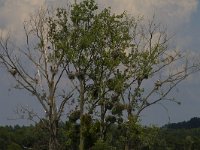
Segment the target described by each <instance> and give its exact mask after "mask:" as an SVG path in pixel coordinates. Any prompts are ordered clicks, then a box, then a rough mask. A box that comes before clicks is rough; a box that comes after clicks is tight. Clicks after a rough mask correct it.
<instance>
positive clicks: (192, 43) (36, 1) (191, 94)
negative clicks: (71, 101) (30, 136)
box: [0, 0, 200, 126]
mask: <svg viewBox="0 0 200 150" xmlns="http://www.w3.org/2000/svg"><path fill="white" fill-rule="evenodd" d="M97 2H98V4H99V6H100V7H101V8H103V7H109V6H111V8H112V11H113V12H114V13H121V12H123V11H125V10H126V11H127V12H128V13H129V14H132V15H134V16H138V15H139V16H144V18H145V19H150V18H152V16H153V15H154V14H155V16H156V19H157V20H159V22H161V23H162V24H163V25H166V26H167V29H168V33H169V34H173V35H175V36H174V38H173V41H171V42H172V44H173V45H174V46H175V47H176V48H179V49H184V50H185V51H188V52H189V53H192V54H195V55H198V53H199V52H200V30H199V27H200V17H199V16H200V1H198V0H176V1H175V0H97ZM47 4H48V5H53V6H54V7H57V6H63V4H66V0H0V33H1V34H3V35H4V34H5V33H6V32H10V33H11V35H12V36H13V38H14V39H15V40H16V41H17V42H23V38H22V37H23V32H22V30H23V28H22V23H23V21H24V20H26V19H28V18H29V16H30V14H31V13H33V12H34V11H35V10H37V9H38V8H40V6H42V5H47ZM0 76H1V77H0V125H13V124H29V123H30V122H29V121H27V120H22V119H19V117H18V115H17V114H16V109H17V108H18V107H20V106H21V105H28V106H30V107H32V108H33V109H34V111H37V112H40V111H41V109H40V108H41V107H40V106H39V105H38V103H37V102H36V100H35V99H34V98H33V97H32V96H31V95H29V94H27V93H26V92H24V91H16V90H14V89H13V88H12V87H14V85H15V84H14V81H13V80H12V78H11V77H9V76H8V75H7V74H6V73H5V70H3V69H2V68H0ZM172 95H174V96H175V97H176V99H177V100H179V101H181V105H177V104H175V103H169V102H164V103H163V104H164V106H165V108H163V107H162V106H161V105H155V106H152V107H150V108H148V109H147V110H145V111H144V112H143V113H142V115H141V122H142V123H143V124H147V125H149V124H155V125H158V126H161V125H164V124H166V123H168V122H179V121H184V120H189V119H190V118H192V117H200V73H197V74H195V75H193V76H191V77H189V78H188V79H187V80H186V81H184V82H183V83H181V84H180V85H179V86H178V87H177V88H176V89H175V91H174V92H173V94H172Z"/></svg>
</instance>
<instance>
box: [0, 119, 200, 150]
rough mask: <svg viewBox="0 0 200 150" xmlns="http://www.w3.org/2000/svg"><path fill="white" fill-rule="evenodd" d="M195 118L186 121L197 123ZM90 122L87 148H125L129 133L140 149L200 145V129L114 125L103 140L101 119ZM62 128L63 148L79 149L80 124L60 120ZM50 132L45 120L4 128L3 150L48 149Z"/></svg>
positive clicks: (0, 138)
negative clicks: (99, 135) (100, 136)
mask: <svg viewBox="0 0 200 150" xmlns="http://www.w3.org/2000/svg"><path fill="white" fill-rule="evenodd" d="M194 119H195V120H196V118H194ZM194 119H191V120H194ZM191 120H190V121H188V122H185V123H191V122H192V123H194V122H193V121H191ZM86 123H87V128H85V130H84V136H85V137H86V140H85V143H86V144H85V149H86V150H123V149H125V148H126V147H125V141H126V139H125V138H126V134H130V135H131V138H132V142H131V143H129V144H130V145H131V146H132V147H135V149H136V150H183V149H188V150H190V149H192V150H195V149H198V148H199V147H200V128H190V129H183V128H180V129H177V128H176V129H172V128H171V126H170V125H166V126H165V127H162V128H157V127H145V126H140V125H137V126H134V127H133V129H132V132H131V133H126V124H123V123H122V124H121V125H115V124H112V125H110V126H109V127H108V128H107V130H108V131H107V134H106V135H105V137H104V140H103V141H101V140H99V139H98V134H100V125H99V122H92V121H91V120H88V122H86ZM171 125H172V124H171ZM60 129H61V130H60V132H59V140H60V141H61V148H62V149H63V150H77V149H79V136H80V134H79V130H80V125H79V124H78V123H75V122H73V121H67V122H66V123H60ZM48 134H49V133H48V132H47V131H46V129H45V128H43V125H42V124H41V123H38V124H37V125H35V126H33V125H31V126H18V125H16V126H5V127H0V150H24V149H33V150H38V149H39V150H47V149H48V142H49V141H48V136H49V135H48Z"/></svg>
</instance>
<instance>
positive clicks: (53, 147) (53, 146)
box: [49, 121, 59, 150]
mask: <svg viewBox="0 0 200 150" xmlns="http://www.w3.org/2000/svg"><path fill="white" fill-rule="evenodd" d="M50 126H51V127H50V130H49V132H50V139H49V150H58V149H59V142H58V122H57V121H53V122H52V123H50Z"/></svg>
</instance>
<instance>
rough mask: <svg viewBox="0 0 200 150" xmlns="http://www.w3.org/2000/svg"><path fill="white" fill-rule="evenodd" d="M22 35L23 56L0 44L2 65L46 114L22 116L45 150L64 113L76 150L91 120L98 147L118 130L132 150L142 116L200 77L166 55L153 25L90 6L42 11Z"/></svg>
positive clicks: (87, 1)
mask: <svg viewBox="0 0 200 150" xmlns="http://www.w3.org/2000/svg"><path fill="white" fill-rule="evenodd" d="M24 31H25V35H26V41H25V42H26V47H25V49H22V48H17V47H16V46H14V45H13V44H12V43H11V41H10V40H9V38H5V39H4V38H1V40H0V46H1V53H0V61H1V64H2V65H3V66H4V67H5V68H6V69H7V71H8V72H9V73H10V74H11V75H12V76H13V77H14V79H15V80H16V82H17V83H18V84H17V86H16V87H17V88H18V89H25V90H27V91H28V92H30V93H31V94H33V95H34V96H35V97H36V98H37V100H38V101H39V103H40V104H41V106H42V107H43V109H44V110H45V114H46V116H45V117H44V118H41V117H39V116H37V114H35V113H34V112H32V111H30V110H29V109H25V110H26V111H27V112H28V115H29V116H30V118H32V116H33V115H35V116H37V117H38V118H40V120H41V121H42V122H43V123H44V125H45V127H46V128H47V129H48V131H49V135H50V139H49V149H50V150H54V149H58V146H59V142H58V138H57V137H58V129H59V126H58V123H59V121H60V118H61V116H62V114H63V111H64V109H65V108H66V106H70V108H69V107H68V110H67V111H68V112H69V115H68V116H67V118H68V119H69V120H73V121H74V122H75V123H78V122H80V146H79V148H80V150H83V149H86V144H84V142H85V137H86V134H87V129H89V128H90V127H89V125H91V124H92V122H93V121H94V120H95V121H94V122H95V123H96V124H97V125H98V124H99V132H98V133H96V134H97V135H98V138H99V139H98V141H100V144H102V145H104V143H102V142H104V141H106V138H107V137H106V136H107V133H108V131H107V130H108V128H109V127H110V126H111V125H113V124H118V125H120V126H121V127H123V129H124V132H123V134H122V136H123V137H124V139H125V140H124V147H125V149H131V148H132V147H134V144H133V143H131V140H134V139H137V138H138V137H137V133H135V132H131V131H136V130H135V129H136V128H138V126H137V124H138V118H139V116H140V113H141V112H142V111H143V110H144V109H145V108H147V107H149V106H151V105H153V104H156V103H159V102H160V101H163V100H170V101H174V102H176V101H175V99H171V98H168V97H167V96H168V95H169V93H170V92H171V91H172V90H173V89H174V88H175V87H176V86H177V84H179V83H180V82H181V81H183V80H184V79H185V78H186V77H187V76H189V75H190V74H192V73H194V72H196V71H198V70H199V67H198V66H199V65H198V64H194V63H190V61H189V60H187V59H186V56H185V55H184V53H183V52H180V51H176V50H173V49H170V48H169V47H168V44H169V38H168V36H167V33H166V30H165V29H163V28H162V26H161V24H157V23H156V21H155V18H153V19H152V20H150V21H149V22H148V23H147V24H146V23H144V22H143V20H142V19H141V18H136V17H133V16H131V15H128V14H127V13H126V12H124V13H122V14H119V15H115V14H113V13H112V12H111V10H110V8H105V9H103V10H99V9H98V5H97V4H96V3H95V1H94V0H84V1H82V2H80V3H75V4H74V5H71V6H70V8H69V9H63V8H58V9H57V10H56V12H55V13H54V12H53V13H50V12H49V11H48V10H42V11H40V12H39V13H38V14H37V15H36V16H35V17H32V18H31V21H30V22H28V23H27V22H26V24H25V25H24ZM31 42H32V43H31ZM19 54H21V55H24V56H25V58H23V59H22V57H21V56H20V55H19ZM24 59H26V60H25V62H26V63H23V62H24ZM22 60H23V61H22ZM97 128H98V127H97ZM134 143H136V142H134ZM97 144H98V142H97Z"/></svg>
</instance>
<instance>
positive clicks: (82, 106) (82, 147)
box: [79, 79, 84, 150]
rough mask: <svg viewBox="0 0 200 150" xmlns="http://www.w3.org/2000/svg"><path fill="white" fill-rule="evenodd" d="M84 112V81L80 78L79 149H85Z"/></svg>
mask: <svg viewBox="0 0 200 150" xmlns="http://www.w3.org/2000/svg"><path fill="white" fill-rule="evenodd" d="M83 113H84V83H83V80H82V79H81V80H80V145H79V149H80V150H84V135H83V132H84V131H83V130H84V122H83V115H84V114H83Z"/></svg>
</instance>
